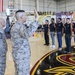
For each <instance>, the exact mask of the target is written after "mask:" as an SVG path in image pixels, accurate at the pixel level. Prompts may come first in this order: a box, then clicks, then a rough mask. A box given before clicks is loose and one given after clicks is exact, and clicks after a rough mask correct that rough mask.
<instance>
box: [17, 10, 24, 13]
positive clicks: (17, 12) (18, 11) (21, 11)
mask: <svg viewBox="0 0 75 75" xmlns="http://www.w3.org/2000/svg"><path fill="white" fill-rule="evenodd" d="M19 12H25V11H24V10H17V11H16V14H17V13H19Z"/></svg>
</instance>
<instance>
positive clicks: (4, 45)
mask: <svg viewBox="0 0 75 75" xmlns="http://www.w3.org/2000/svg"><path fill="white" fill-rule="evenodd" d="M0 42H1V45H0V46H2V47H1V48H3V49H4V50H5V51H7V43H6V38H5V35H4V34H3V33H1V32H0Z"/></svg>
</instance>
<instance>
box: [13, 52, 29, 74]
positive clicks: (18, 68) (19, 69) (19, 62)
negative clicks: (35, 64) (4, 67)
mask: <svg viewBox="0 0 75 75" xmlns="http://www.w3.org/2000/svg"><path fill="white" fill-rule="evenodd" d="M13 59H14V63H15V75H30V52H24V51H19V52H13Z"/></svg>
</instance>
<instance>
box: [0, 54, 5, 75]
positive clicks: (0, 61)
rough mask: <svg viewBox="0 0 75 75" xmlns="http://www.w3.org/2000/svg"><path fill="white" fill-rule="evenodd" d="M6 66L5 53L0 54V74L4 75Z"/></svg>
mask: <svg viewBox="0 0 75 75" xmlns="http://www.w3.org/2000/svg"><path fill="white" fill-rule="evenodd" d="M5 68H6V54H5V53H1V54H0V75H4V73H5Z"/></svg>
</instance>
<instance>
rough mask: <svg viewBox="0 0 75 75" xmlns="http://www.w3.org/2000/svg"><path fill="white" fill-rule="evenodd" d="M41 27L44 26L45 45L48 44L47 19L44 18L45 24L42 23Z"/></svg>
mask: <svg viewBox="0 0 75 75" xmlns="http://www.w3.org/2000/svg"><path fill="white" fill-rule="evenodd" d="M43 27H44V39H45V44H44V45H47V46H49V33H48V31H49V29H48V28H49V21H48V20H46V21H45V24H44V25H43Z"/></svg>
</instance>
